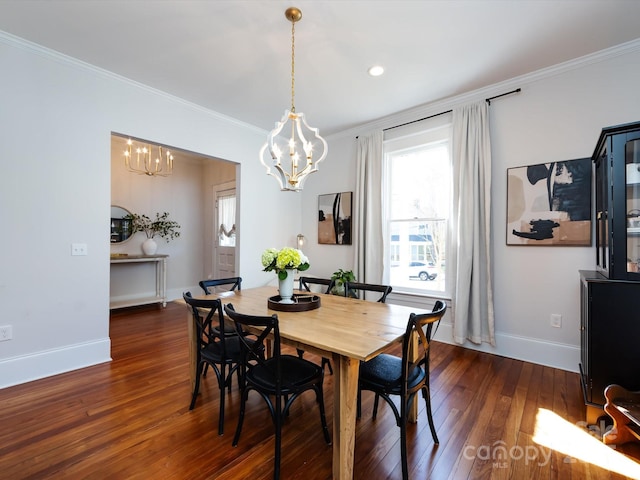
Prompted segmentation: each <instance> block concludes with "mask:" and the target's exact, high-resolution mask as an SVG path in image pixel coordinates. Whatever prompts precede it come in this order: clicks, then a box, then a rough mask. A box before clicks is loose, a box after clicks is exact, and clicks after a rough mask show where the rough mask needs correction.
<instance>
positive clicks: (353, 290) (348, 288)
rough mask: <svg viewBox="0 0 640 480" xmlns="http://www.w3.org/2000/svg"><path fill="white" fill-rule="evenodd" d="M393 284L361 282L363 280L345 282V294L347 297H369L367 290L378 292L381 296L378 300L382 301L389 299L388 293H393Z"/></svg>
mask: <svg viewBox="0 0 640 480" xmlns="http://www.w3.org/2000/svg"><path fill="white" fill-rule="evenodd" d="M391 290H392V288H391V285H377V284H374V283H361V282H345V284H344V295H345V297H354V298H362V299H365V300H366V299H367V297H366V292H377V293H379V294H380V297H379V298H378V299H377V300H376V301H377V302H380V303H385V302H386V301H387V295H389V294H390V293H391Z"/></svg>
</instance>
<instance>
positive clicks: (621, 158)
mask: <svg viewBox="0 0 640 480" xmlns="http://www.w3.org/2000/svg"><path fill="white" fill-rule="evenodd" d="M592 160H593V163H594V165H595V190H596V191H595V202H596V218H595V220H596V222H595V227H596V270H597V271H598V272H600V273H601V274H602V275H604V276H605V277H607V278H609V279H612V280H632V281H640V273H639V270H640V269H639V267H638V265H639V264H640V122H636V123H629V124H625V125H618V126H614V127H607V128H604V129H603V130H602V133H601V134H600V138H599V139H598V143H597V145H596V148H595V151H594V152H593V156H592Z"/></svg>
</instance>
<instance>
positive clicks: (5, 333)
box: [0, 325, 13, 342]
mask: <svg viewBox="0 0 640 480" xmlns="http://www.w3.org/2000/svg"><path fill="white" fill-rule="evenodd" d="M12 338H13V328H12V327H11V325H3V326H1V327H0V342H4V341H6V340H11V339H12Z"/></svg>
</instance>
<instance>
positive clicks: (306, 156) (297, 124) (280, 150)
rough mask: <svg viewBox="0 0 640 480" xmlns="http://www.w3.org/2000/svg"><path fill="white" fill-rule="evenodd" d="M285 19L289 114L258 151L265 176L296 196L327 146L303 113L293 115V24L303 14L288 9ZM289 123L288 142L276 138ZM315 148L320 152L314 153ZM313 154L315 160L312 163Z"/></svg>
mask: <svg viewBox="0 0 640 480" xmlns="http://www.w3.org/2000/svg"><path fill="white" fill-rule="evenodd" d="M284 16H285V17H287V20H289V21H290V22H291V110H286V111H285V112H284V116H283V117H282V119H281V120H280V121H279V122H276V126H275V128H274V129H273V130H272V131H271V133H269V136H268V137H267V142H266V143H265V144H264V145H263V146H262V148H261V149H260V162H262V164H263V165H264V166H265V168H266V169H267V174H268V175H271V176H273V177H275V179H276V180H278V183H279V184H280V189H281V190H283V191H285V190H286V191H292V192H299V191H300V190H302V187H303V185H304V182H305V180H306V178H307V176H308V175H309V174H311V173H313V172H317V171H318V164H319V163H320V162H321V161H322V160H324V158H325V157H326V156H327V142H326V141H325V140H324V138H322V137H321V136H320V134H319V133H318V129H317V128H312V127H310V126H309V125H308V124H307V121H306V120H305V118H304V113H296V107H295V103H294V97H295V24H296V22H297V21H298V20H300V19H301V18H302V12H301V11H300V10H299V9H298V8H295V7H290V8H288V9H287V10H286V11H285V12H284ZM289 120H291V125H290V126H288V127H287V128H286V129H285V132H289V131H290V132H291V133H290V136H289V138H288V139H285V138H283V137H279V135H280V132H281V131H282V130H283V128H284V127H285V125H286V124H287V123H288V121H289ZM316 147H318V148H320V149H321V150H320V151H319V152H314V149H315V148H316ZM314 154H316V157H317V160H315V162H314V160H313V156H314ZM287 155H288V157H289V158H288V159H287V158H286V157H287ZM282 157H284V159H283V158H282ZM283 160H284V161H283Z"/></svg>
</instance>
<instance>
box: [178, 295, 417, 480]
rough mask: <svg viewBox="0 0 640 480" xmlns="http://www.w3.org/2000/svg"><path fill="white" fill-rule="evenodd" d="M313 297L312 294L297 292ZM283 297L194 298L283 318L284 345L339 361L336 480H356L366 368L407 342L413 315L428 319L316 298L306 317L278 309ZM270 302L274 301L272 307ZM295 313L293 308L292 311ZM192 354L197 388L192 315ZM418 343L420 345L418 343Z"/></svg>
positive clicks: (395, 308) (371, 304)
mask: <svg viewBox="0 0 640 480" xmlns="http://www.w3.org/2000/svg"><path fill="white" fill-rule="evenodd" d="M294 293H296V294H297V295H303V294H306V295H310V294H309V292H294ZM277 294H278V291H277V289H276V288H275V287H272V286H265V287H257V288H248V289H242V290H235V291H226V292H220V293H213V294H210V295H200V296H197V295H194V297H195V298H203V299H205V298H218V299H220V300H221V302H222V303H223V305H227V304H229V303H231V304H233V306H234V308H235V310H236V311H238V312H240V313H244V314H248V315H260V316H271V315H273V314H276V315H277V316H278V323H279V327H280V337H281V342H282V343H283V344H286V345H289V346H291V347H294V348H298V349H301V350H304V351H307V352H310V353H315V354H318V355H320V356H322V357H328V358H331V359H332V361H333V365H334V368H333V371H334V379H333V385H334V389H333V392H334V393H333V394H334V401H333V463H332V467H333V478H334V479H340V480H345V479H352V478H353V466H354V449H355V433H356V405H357V393H358V375H359V366H360V362H364V361H367V360H370V359H372V358H374V357H375V356H376V355H379V354H380V353H382V352H383V351H384V350H386V349H388V348H389V347H390V346H391V345H392V344H394V343H395V342H398V341H401V339H402V337H403V336H404V333H405V330H406V327H407V322H408V320H409V315H410V314H411V313H417V314H420V313H426V312H427V310H424V309H417V308H414V307H408V306H403V305H394V304H391V303H379V302H375V301H369V300H361V299H356V298H348V297H342V296H337V295H331V294H316V293H313V294H312V295H313V296H316V297H317V300H318V302H319V306H318V307H317V308H313V309H309V310H303V311H282V310H280V309H279V308H278V307H277V306H276V308H278V309H272V308H270V307H271V306H274V304H273V297H276V296H277ZM269 299H272V300H271V302H269ZM287 307H289V306H287ZM188 325H189V346H190V348H189V352H190V372H191V381H192V386H193V383H194V382H195V378H194V375H195V372H196V369H195V362H196V358H195V352H196V348H195V345H196V334H195V328H194V325H193V319H192V316H191V314H189V315H188ZM416 341H417V340H416ZM409 420H410V421H414V422H415V421H417V402H413V410H412V412H411V413H410V416H409Z"/></svg>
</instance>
